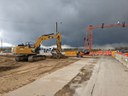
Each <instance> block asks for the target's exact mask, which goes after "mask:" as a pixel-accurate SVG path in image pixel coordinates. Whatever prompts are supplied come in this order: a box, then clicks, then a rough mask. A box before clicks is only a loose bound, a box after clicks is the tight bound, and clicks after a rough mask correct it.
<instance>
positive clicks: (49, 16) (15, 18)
mask: <svg viewBox="0 0 128 96" xmlns="http://www.w3.org/2000/svg"><path fill="white" fill-rule="evenodd" d="M127 6H128V0H0V39H3V41H4V42H7V43H11V44H18V43H22V42H26V41H32V42H34V41H35V40H36V39H37V38H38V37H39V36H41V35H42V34H47V33H53V32H55V22H58V23H59V22H62V24H60V23H59V31H60V32H61V33H62V38H63V41H62V43H63V44H67V45H71V46H76V47H77V46H83V43H84V39H83V38H84V36H85V28H86V26H87V25H90V24H92V25H96V24H98V25H99V24H101V23H105V24H112V23H116V22H117V21H118V20H119V21H120V22H123V21H125V22H126V23H128V10H127V8H128V7H127ZM93 37H94V38H93V44H95V45H97V44H98V45H103V44H112V43H127V42H128V28H111V29H103V30H102V29H97V30H95V31H94V32H93ZM54 43H55V42H53V41H52V40H50V41H47V42H44V45H52V44H54Z"/></svg>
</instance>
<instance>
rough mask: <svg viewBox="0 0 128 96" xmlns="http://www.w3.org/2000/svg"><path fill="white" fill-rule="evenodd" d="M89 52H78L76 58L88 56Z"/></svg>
mask: <svg viewBox="0 0 128 96" xmlns="http://www.w3.org/2000/svg"><path fill="white" fill-rule="evenodd" d="M89 53H90V52H89V51H88V50H84V49H83V50H78V51H77V57H83V56H84V55H88V54H89Z"/></svg>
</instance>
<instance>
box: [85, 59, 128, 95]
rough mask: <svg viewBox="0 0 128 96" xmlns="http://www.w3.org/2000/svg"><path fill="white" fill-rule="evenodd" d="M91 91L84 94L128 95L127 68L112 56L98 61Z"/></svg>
mask: <svg viewBox="0 0 128 96" xmlns="http://www.w3.org/2000/svg"><path fill="white" fill-rule="evenodd" d="M95 76H96V77H95V83H94V84H93V87H92V89H91V91H90V92H91V93H90V94H88V95H86V94H83V95H84V96H128V69H127V68H126V67H125V66H124V65H122V64H121V63H120V62H118V61H117V60H116V59H114V58H112V57H103V58H101V60H100V62H99V68H98V71H97V75H95Z"/></svg>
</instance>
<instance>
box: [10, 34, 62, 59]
mask: <svg viewBox="0 0 128 96" xmlns="http://www.w3.org/2000/svg"><path fill="white" fill-rule="evenodd" d="M50 39H56V45H57V48H56V49H54V51H55V52H54V54H52V56H53V57H54V58H61V57H62V56H63V55H62V54H61V34H60V32H58V33H56V34H54V33H52V34H45V35H42V36H40V37H39V38H38V39H37V40H36V42H35V43H34V44H33V45H31V44H30V43H26V44H20V45H18V46H16V47H14V48H13V53H14V54H15V60H16V61H26V60H28V61H37V60H42V59H46V56H45V55H39V51H40V45H41V44H42V42H43V41H45V40H50ZM55 53H56V54H55Z"/></svg>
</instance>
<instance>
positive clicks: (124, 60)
mask: <svg viewBox="0 0 128 96" xmlns="http://www.w3.org/2000/svg"><path fill="white" fill-rule="evenodd" d="M114 57H115V59H117V60H118V61H119V62H121V63H122V64H123V65H124V66H126V67H127V68H128V57H127V56H125V55H122V54H117V53H116V54H115V56H114Z"/></svg>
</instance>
